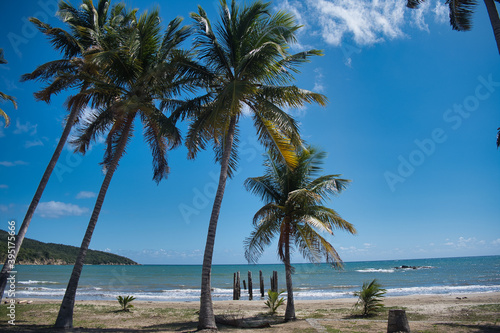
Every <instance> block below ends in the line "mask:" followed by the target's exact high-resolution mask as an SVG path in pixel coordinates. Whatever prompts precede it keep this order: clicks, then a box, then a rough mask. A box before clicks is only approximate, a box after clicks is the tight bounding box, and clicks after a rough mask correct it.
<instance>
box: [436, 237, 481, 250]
mask: <svg viewBox="0 0 500 333" xmlns="http://www.w3.org/2000/svg"><path fill="white" fill-rule="evenodd" d="M446 241H447V242H446V243H444V245H446V246H451V247H453V248H456V249H473V248H476V247H478V246H479V247H483V246H484V245H486V241H484V240H477V238H476V237H469V238H465V237H459V238H458V240H457V241H456V242H452V241H450V240H449V239H447V240H446Z"/></svg>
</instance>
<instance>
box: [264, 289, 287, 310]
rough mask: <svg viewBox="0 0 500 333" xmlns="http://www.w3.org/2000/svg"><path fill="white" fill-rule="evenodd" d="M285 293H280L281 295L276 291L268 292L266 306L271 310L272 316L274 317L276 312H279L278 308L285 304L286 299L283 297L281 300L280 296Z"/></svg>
mask: <svg viewBox="0 0 500 333" xmlns="http://www.w3.org/2000/svg"><path fill="white" fill-rule="evenodd" d="M283 293H284V291H280V292H279V293H278V292H276V291H272V290H271V289H269V290H268V291H267V301H266V303H265V304H266V305H267V307H268V308H269V310H271V314H272V315H274V314H275V313H276V310H278V307H279V306H280V305H282V304H283V303H284V302H285V299H284V298H283V297H281V298H280V295H281V294H283Z"/></svg>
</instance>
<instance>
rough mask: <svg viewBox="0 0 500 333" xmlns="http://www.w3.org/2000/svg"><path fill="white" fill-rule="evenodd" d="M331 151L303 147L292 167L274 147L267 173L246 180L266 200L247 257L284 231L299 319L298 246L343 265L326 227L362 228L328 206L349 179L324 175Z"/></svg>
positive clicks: (281, 251) (281, 249) (283, 254)
mask: <svg viewBox="0 0 500 333" xmlns="http://www.w3.org/2000/svg"><path fill="white" fill-rule="evenodd" d="M325 156H326V154H325V153H324V152H322V151H319V150H317V149H316V148H312V147H308V148H306V149H303V150H302V151H300V152H299V154H298V165H297V167H296V168H295V169H293V170H290V168H288V167H287V165H286V164H284V163H282V162H280V161H277V160H276V159H275V156H274V154H272V153H271V154H269V155H268V157H267V158H266V161H265V164H264V165H265V167H266V171H265V174H264V176H261V177H254V178H248V179H247V180H246V181H245V187H246V189H247V190H248V191H250V192H252V193H253V194H255V195H257V196H259V197H260V198H261V199H262V201H264V203H265V205H264V206H263V207H262V208H260V209H259V210H258V211H257V213H256V214H255V216H254V218H253V224H254V226H255V230H254V231H252V234H251V236H250V237H249V238H247V239H246V240H245V257H246V259H247V260H248V262H252V263H255V262H257V260H258V258H259V257H260V256H261V255H262V253H263V252H264V248H265V247H266V246H268V245H269V244H270V243H271V241H272V239H273V238H274V237H275V236H277V235H279V239H278V257H279V258H280V260H281V261H282V262H283V263H284V264H285V276H286V289H287V294H288V296H287V304H286V311H285V320H286V321H289V320H295V305H294V301H293V287H292V270H293V268H292V266H291V261H290V255H291V252H292V251H293V249H295V250H298V251H299V252H300V253H301V254H302V256H304V257H305V258H306V259H308V260H309V261H311V262H320V261H321V259H322V258H323V257H324V258H325V260H326V262H328V263H331V264H332V265H334V266H339V267H340V266H341V265H342V261H341V259H340V257H339V255H338V253H337V251H335V249H334V247H333V246H332V245H331V244H330V243H329V242H328V240H327V239H326V238H324V237H323V236H322V235H321V233H327V234H330V235H333V229H335V228H340V229H343V230H346V231H348V232H350V233H352V234H354V233H356V229H355V228H354V227H353V226H352V224H351V223H349V222H347V221H346V220H344V219H342V218H341V217H340V216H339V215H338V214H337V212H335V211H334V210H333V209H331V208H328V207H325V206H323V203H324V201H325V200H326V199H327V197H328V195H330V194H338V193H340V192H341V191H342V190H343V189H345V187H346V185H347V183H348V182H349V180H346V179H341V178H339V175H326V176H318V174H319V173H320V172H321V171H322V168H321V166H320V165H321V164H322V161H323V159H324V158H325ZM316 177H317V178H316Z"/></svg>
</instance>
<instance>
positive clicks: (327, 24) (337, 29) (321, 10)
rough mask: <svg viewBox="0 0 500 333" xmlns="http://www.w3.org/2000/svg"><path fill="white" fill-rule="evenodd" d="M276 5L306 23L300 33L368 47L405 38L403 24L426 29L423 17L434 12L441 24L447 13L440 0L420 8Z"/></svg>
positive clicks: (353, 1) (286, 1) (354, 3)
mask: <svg viewBox="0 0 500 333" xmlns="http://www.w3.org/2000/svg"><path fill="white" fill-rule="evenodd" d="M278 6H279V7H280V8H282V9H285V10H287V11H289V12H291V13H293V14H294V15H295V16H296V18H297V20H298V22H299V23H300V24H302V25H304V26H305V28H303V29H302V30H303V31H304V30H306V31H307V32H306V33H305V34H304V33H303V34H302V36H304V35H306V36H316V35H318V36H320V37H321V38H322V39H323V41H324V42H326V43H327V44H329V45H332V46H340V45H342V44H356V45H358V46H367V45H373V44H377V43H381V42H384V41H387V40H393V39H397V38H404V37H406V36H407V35H406V34H405V32H404V31H403V29H404V27H405V26H406V25H410V26H413V27H416V28H417V29H420V30H424V31H429V26H428V24H427V23H426V18H428V17H429V16H432V15H434V16H435V21H436V22H439V23H441V22H444V21H445V20H446V19H445V18H446V15H447V7H446V6H445V5H444V4H443V3H442V2H440V1H439V0H437V1H434V0H428V1H426V2H424V3H423V4H421V5H420V7H419V9H407V8H406V1H402V0H305V1H300V2H299V1H296V0H281V1H280V2H279V5H278ZM300 37H301V36H299V39H302V38H300Z"/></svg>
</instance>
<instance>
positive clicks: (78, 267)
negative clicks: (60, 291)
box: [54, 115, 134, 328]
mask: <svg viewBox="0 0 500 333" xmlns="http://www.w3.org/2000/svg"><path fill="white" fill-rule="evenodd" d="M133 120H134V116H133V115H130V116H129V117H128V119H127V120H126V124H125V129H124V131H123V133H122V134H121V135H122V137H121V138H120V142H119V143H118V146H117V148H116V152H115V156H114V157H113V160H112V161H111V164H110V166H109V168H108V170H107V172H106V176H105V177H104V180H103V182H102V185H101V189H100V191H99V195H98V196H97V200H96V203H95V206H94V210H93V211H92V216H91V217H90V222H89V225H88V226H87V231H86V232H85V236H84V237H83V241H82V245H81V246H80V251H79V253H78V257H77V258H76V262H75V266H73V271H72V273H71V277H70V279H69V282H68V286H67V287H66V292H65V293H64V298H63V301H62V303H61V307H60V308H59V314H58V315H57V319H56V323H55V325H54V327H55V328H72V327H73V308H74V306H75V297H76V289H77V288H78V282H79V280H80V275H81V273H82V269H83V263H84V261H85V256H86V255H87V250H88V248H89V245H90V240H91V239H92V233H93V232H94V228H95V226H96V224H97V219H98V218H99V213H100V212H101V207H102V204H103V203H104V198H105V197H106V192H107V191H108V187H109V184H110V182H111V178H113V174H114V173H115V170H116V168H117V167H118V161H119V160H120V158H121V157H122V155H123V152H124V151H125V146H126V145H127V140H128V135H129V133H130V129H131V127H132V121H133Z"/></svg>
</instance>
